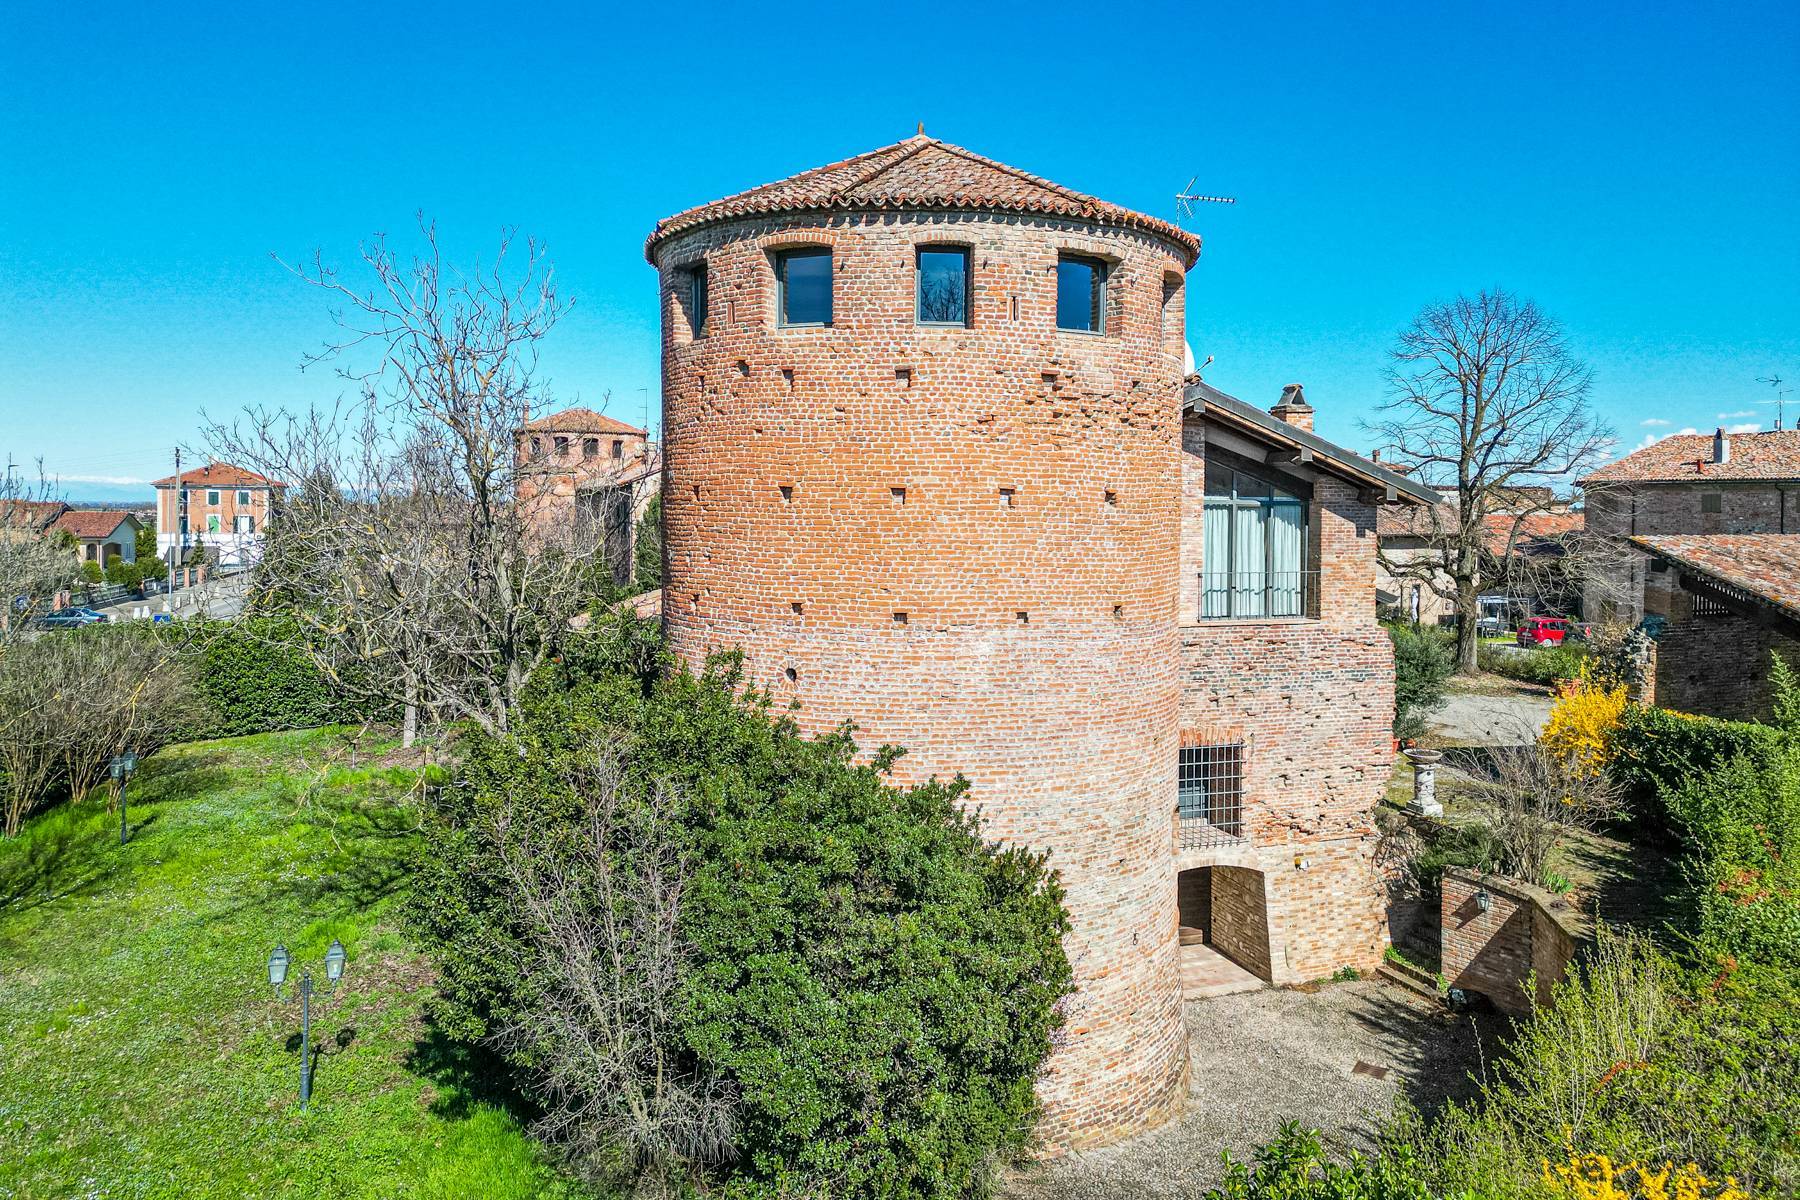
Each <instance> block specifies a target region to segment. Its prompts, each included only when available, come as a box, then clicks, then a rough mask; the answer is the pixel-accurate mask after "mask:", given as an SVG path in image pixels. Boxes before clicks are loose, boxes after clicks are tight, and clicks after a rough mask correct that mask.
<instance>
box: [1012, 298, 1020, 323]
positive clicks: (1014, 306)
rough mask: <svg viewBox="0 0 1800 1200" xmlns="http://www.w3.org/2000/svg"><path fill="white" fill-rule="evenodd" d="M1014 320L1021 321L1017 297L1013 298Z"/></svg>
mask: <svg viewBox="0 0 1800 1200" xmlns="http://www.w3.org/2000/svg"><path fill="white" fill-rule="evenodd" d="M1012 319H1013V320H1015V321H1016V320H1018V319H1019V298H1018V297H1017V296H1014V297H1013V298H1012Z"/></svg>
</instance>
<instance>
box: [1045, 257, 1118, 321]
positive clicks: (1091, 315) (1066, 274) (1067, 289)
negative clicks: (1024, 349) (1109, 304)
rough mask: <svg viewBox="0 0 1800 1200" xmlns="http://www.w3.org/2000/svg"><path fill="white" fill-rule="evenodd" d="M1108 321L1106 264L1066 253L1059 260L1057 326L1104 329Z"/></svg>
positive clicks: (1057, 270)
mask: <svg viewBox="0 0 1800 1200" xmlns="http://www.w3.org/2000/svg"><path fill="white" fill-rule="evenodd" d="M1105 324H1106V264H1105V263H1103V262H1101V261H1100V260H1099V259H1097V258H1087V257H1084V256H1083V255H1080V254H1064V255H1062V256H1061V257H1060V258H1058V259H1057V260H1056V327H1057V328H1058V329H1075V330H1082V331H1085V332H1088V333H1100V332H1102V331H1103V329H1104V328H1105Z"/></svg>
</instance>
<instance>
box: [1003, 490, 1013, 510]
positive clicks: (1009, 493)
mask: <svg viewBox="0 0 1800 1200" xmlns="http://www.w3.org/2000/svg"><path fill="white" fill-rule="evenodd" d="M1013 499H1014V495H1013V489H1012V488H1001V489H1000V507H1001V508H1011V507H1012V506H1013Z"/></svg>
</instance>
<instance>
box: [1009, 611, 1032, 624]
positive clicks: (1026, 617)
mask: <svg viewBox="0 0 1800 1200" xmlns="http://www.w3.org/2000/svg"><path fill="white" fill-rule="evenodd" d="M1013 620H1015V621H1017V622H1018V623H1019V624H1021V625H1029V624H1031V614H1030V613H1028V612H1025V611H1024V610H1023V609H1021V610H1020V611H1018V612H1016V613H1014V614H1013Z"/></svg>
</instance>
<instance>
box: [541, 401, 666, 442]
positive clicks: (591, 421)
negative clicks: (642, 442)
mask: <svg viewBox="0 0 1800 1200" xmlns="http://www.w3.org/2000/svg"><path fill="white" fill-rule="evenodd" d="M520 428H521V429H530V430H534V431H539V432H545V433H630V434H635V435H636V436H638V437H644V436H646V434H645V433H644V431H643V430H642V429H639V428H638V427H637V426H635V425H627V424H626V423H625V422H623V421H615V420H614V419H613V418H611V417H609V416H605V415H604V414H601V413H597V412H595V411H594V410H593V409H591V408H565V409H563V410H562V411H561V412H553V413H548V414H546V415H544V416H541V417H539V418H537V419H536V420H535V421H527V422H525V424H524V425H522V426H520Z"/></svg>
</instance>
